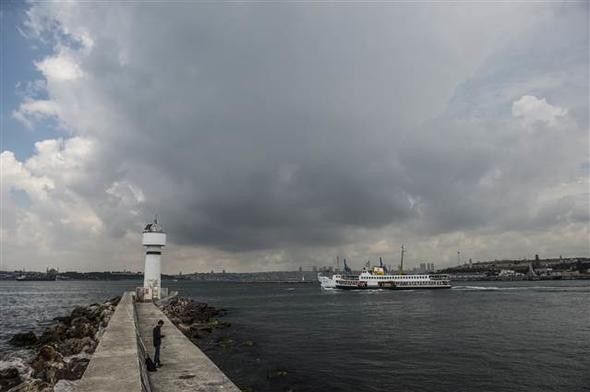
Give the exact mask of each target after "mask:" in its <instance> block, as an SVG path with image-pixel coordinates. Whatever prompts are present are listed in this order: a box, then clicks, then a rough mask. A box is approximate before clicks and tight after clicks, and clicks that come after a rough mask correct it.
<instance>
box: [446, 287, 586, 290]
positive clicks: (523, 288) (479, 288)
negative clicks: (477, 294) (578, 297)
mask: <svg viewBox="0 0 590 392" xmlns="http://www.w3.org/2000/svg"><path fill="white" fill-rule="evenodd" d="M451 288H452V289H453V290H463V291H476V290H499V291H509V290H517V291H525V290H535V291H572V290H579V289H582V291H589V290H590V286H588V287H587V286H519V287H514V286H513V287H497V286H453V287H451Z"/></svg>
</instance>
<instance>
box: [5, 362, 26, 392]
mask: <svg viewBox="0 0 590 392" xmlns="http://www.w3.org/2000/svg"><path fill="white" fill-rule="evenodd" d="M21 382H23V380H22V379H21V378H20V374H19V373H18V369H17V368H15V367H9V368H6V369H2V370H0V391H1V392H4V391H7V390H9V389H10V388H12V387H14V386H16V385H18V384H20V383H21Z"/></svg>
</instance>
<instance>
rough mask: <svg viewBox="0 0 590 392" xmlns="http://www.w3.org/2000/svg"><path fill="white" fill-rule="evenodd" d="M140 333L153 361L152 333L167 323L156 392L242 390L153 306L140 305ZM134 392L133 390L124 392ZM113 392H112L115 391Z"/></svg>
mask: <svg viewBox="0 0 590 392" xmlns="http://www.w3.org/2000/svg"><path fill="white" fill-rule="evenodd" d="M136 309H137V318H138V323H139V329H140V331H141V335H142V337H143V340H144V343H145V346H146V348H147V350H148V351H149V354H150V357H152V358H153V355H154V346H153V344H152V329H153V328H154V326H155V325H156V323H157V322H158V320H160V319H162V320H164V326H163V327H162V334H163V335H165V336H166V337H165V338H163V339H162V347H161V353H160V359H161V361H162V363H163V364H164V365H163V366H162V367H161V368H159V369H158V371H157V372H150V373H149V379H150V385H151V390H152V392H170V391H203V392H204V391H207V392H212V391H228V392H229V391H231V392H239V391H240V390H239V389H238V387H236V386H235V385H234V383H232V382H231V380H230V379H229V378H227V376H226V375H225V374H223V372H222V371H221V370H219V368H218V367H217V366H216V365H215V364H214V363H213V362H211V360H210V359H209V358H208V357H207V356H206V355H205V354H203V352H202V351H201V350H200V349H199V348H198V347H197V346H195V345H194V344H193V343H192V342H191V341H190V340H189V339H188V338H187V337H186V336H184V335H183V334H182V332H180V330H178V328H176V327H175V326H174V324H172V323H171V322H170V320H169V319H168V318H167V317H166V315H164V313H163V312H162V311H161V310H160V309H159V308H158V307H157V306H155V305H154V304H152V303H137V304H136ZM120 390H122V391H123V390H125V391H127V390H128V391H131V390H132V389H127V388H125V389H120ZM111 392H112V390H111Z"/></svg>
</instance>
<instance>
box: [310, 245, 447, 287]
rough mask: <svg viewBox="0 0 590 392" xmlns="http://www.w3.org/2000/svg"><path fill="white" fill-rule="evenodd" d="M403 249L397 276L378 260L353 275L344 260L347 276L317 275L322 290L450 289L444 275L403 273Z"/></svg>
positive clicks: (402, 249) (404, 250) (403, 248)
mask: <svg viewBox="0 0 590 392" xmlns="http://www.w3.org/2000/svg"><path fill="white" fill-rule="evenodd" d="M405 252H406V249H405V247H404V246H403V245H402V248H401V263H400V272H401V273H399V274H390V273H389V272H388V271H387V269H386V268H385V265H383V261H382V260H381V258H379V267H373V268H370V266H369V264H367V266H366V267H364V268H363V270H362V272H361V273H360V275H353V274H352V270H351V269H350V268H349V267H348V265H346V260H344V272H345V273H346V274H348V275H341V274H334V275H332V277H328V276H322V275H321V274H318V280H319V281H320V286H321V287H322V289H343V290H366V289H373V290H374V289H388V290H415V289H450V288H451V279H450V277H449V275H446V274H410V275H406V274H404V273H403V266H404V253H405Z"/></svg>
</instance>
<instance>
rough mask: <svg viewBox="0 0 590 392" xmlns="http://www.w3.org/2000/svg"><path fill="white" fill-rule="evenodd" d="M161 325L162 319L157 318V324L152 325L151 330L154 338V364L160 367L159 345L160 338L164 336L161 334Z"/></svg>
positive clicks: (162, 323)
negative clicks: (152, 328) (152, 329)
mask: <svg viewBox="0 0 590 392" xmlns="http://www.w3.org/2000/svg"><path fill="white" fill-rule="evenodd" d="M162 325H164V321H163V320H158V325H156V326H155V327H154V331H153V334H154V336H153V338H154V348H155V349H156V352H155V354H154V365H156V366H157V367H161V366H162V364H161V363H160V345H161V344H162V338H163V337H165V336H164V335H162Z"/></svg>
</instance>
